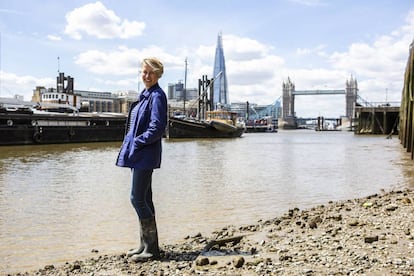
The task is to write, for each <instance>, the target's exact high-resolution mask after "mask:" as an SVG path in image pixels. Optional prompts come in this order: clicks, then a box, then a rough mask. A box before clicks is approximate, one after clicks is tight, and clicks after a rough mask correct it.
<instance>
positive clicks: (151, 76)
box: [141, 64, 159, 88]
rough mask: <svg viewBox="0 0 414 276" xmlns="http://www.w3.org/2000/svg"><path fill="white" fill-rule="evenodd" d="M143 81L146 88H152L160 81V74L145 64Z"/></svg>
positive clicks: (142, 75)
mask: <svg viewBox="0 0 414 276" xmlns="http://www.w3.org/2000/svg"><path fill="white" fill-rule="evenodd" d="M141 77H142V82H143V83H144V85H145V87H146V88H150V87H151V86H153V85H154V84H156V83H157V82H158V79H159V77H158V74H157V73H156V72H154V70H153V69H152V68H151V66H149V65H146V64H144V65H143V66H142V68H141Z"/></svg>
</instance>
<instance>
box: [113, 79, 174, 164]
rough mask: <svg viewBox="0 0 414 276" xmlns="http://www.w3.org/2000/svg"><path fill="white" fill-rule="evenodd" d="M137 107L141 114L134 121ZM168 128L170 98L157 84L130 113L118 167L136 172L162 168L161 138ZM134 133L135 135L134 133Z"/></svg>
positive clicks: (136, 103) (144, 93) (146, 92)
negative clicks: (133, 113) (132, 115)
mask: <svg viewBox="0 0 414 276" xmlns="http://www.w3.org/2000/svg"><path fill="white" fill-rule="evenodd" d="M136 105H139V110H138V112H137V113H136V114H135V115H136V117H135V118H132V119H133V120H134V122H135V124H134V123H133V124H131V123H130V121H131V111H132V110H133V109H134V107H135V106H136ZM166 125H167V98H166V96H165V93H164V91H163V90H162V88H161V87H160V86H159V85H158V83H157V84H155V85H154V86H152V87H151V88H149V89H148V90H145V91H144V92H142V93H141V95H140V98H139V100H138V101H136V102H134V103H133V104H132V105H131V108H130V110H129V115H128V120H127V127H126V134H125V137H124V141H123V143H122V146H121V149H120V151H119V154H118V158H117V161H116V165H117V166H119V167H128V168H135V169H156V168H159V167H160V166H161V152H162V148H161V138H162V136H163V134H164V132H165V127H166ZM134 129H135V131H134Z"/></svg>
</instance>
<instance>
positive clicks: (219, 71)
mask: <svg viewBox="0 0 414 276" xmlns="http://www.w3.org/2000/svg"><path fill="white" fill-rule="evenodd" d="M213 76H214V78H216V79H215V80H214V85H213V87H214V97H213V103H214V107H215V109H217V108H219V107H227V106H229V105H230V102H229V93H228V87H227V74H226V62H225V60H224V52H223V41H222V38H221V33H219V35H218V38H217V47H216V55H215V57H214V72H213Z"/></svg>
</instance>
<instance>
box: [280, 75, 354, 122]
mask: <svg viewBox="0 0 414 276" xmlns="http://www.w3.org/2000/svg"><path fill="white" fill-rule="evenodd" d="M299 95H345V104H346V107H345V114H346V117H347V118H348V119H349V120H350V121H351V120H352V118H353V117H354V114H355V105H356V102H357V98H358V83H357V81H356V79H354V78H353V77H352V76H351V79H350V80H347V81H346V84H345V89H331V90H296V89H295V84H294V83H293V82H292V81H291V80H290V78H288V80H287V82H283V96H282V118H281V121H280V122H279V126H280V127H282V128H285V129H289V128H296V127H297V120H296V116H295V97H296V96H299Z"/></svg>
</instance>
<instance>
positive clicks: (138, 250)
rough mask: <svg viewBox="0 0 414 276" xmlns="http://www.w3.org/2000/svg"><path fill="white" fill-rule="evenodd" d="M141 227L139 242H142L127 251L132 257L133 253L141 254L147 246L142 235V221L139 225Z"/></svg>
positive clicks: (128, 255)
mask: <svg viewBox="0 0 414 276" xmlns="http://www.w3.org/2000/svg"><path fill="white" fill-rule="evenodd" d="M139 228H140V230H139V232H140V233H139V242H140V244H139V247H138V248H134V249H131V250H129V251H128V252H127V257H131V256H133V255H136V254H140V253H142V251H144V247H145V246H144V239H143V236H142V226H141V223H140V225H139Z"/></svg>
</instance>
